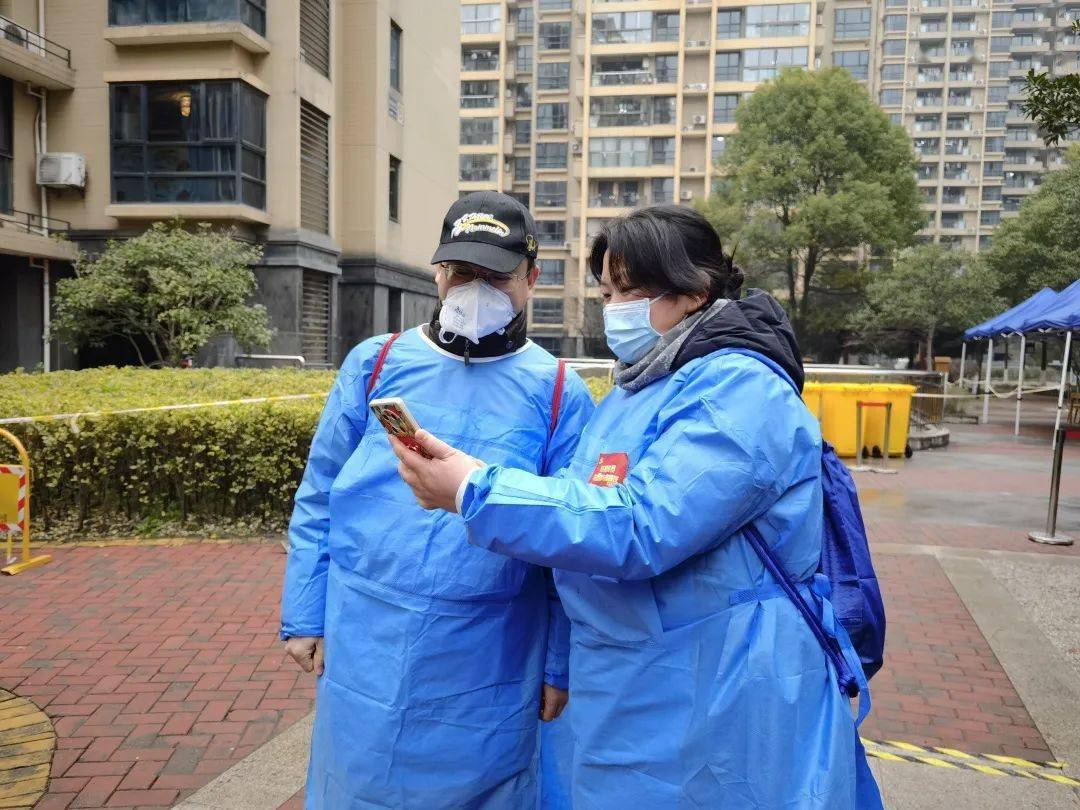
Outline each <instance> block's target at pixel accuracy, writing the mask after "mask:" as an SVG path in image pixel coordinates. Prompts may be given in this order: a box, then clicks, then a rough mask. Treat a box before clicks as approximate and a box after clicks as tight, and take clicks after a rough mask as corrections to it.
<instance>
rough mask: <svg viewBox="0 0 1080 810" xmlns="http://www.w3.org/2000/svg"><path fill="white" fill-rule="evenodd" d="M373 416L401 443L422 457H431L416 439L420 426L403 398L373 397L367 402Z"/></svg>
mask: <svg viewBox="0 0 1080 810" xmlns="http://www.w3.org/2000/svg"><path fill="white" fill-rule="evenodd" d="M368 407H370V408H371V410H372V412H373V413H374V414H375V418H376V419H378V420H379V422H380V423H381V424H382V426H383V429H384V430H386V432H387V433H389V434H390V435H391V436H396V437H397V438H398V439H399V440H400V441H401V443H402V444H403V445H405V446H406V447H408V448H409V449H410V450H412V451H413V452H415V453H419V454H420V455H422V456H423V457H424V458H431V456H430V455H429V454H428V452H427V451H426V450H424V449H423V448H422V447H421V446H420V445H419V444H418V443H417V441H416V431H418V430H420V426H419V425H418V424H416V420H415V419H413V415H412V414H411V413H409V409H408V408H407V407H406V405H405V400H403V399H401V398H400V397H385V398H383V399H373V400H371V402H370V403H369V404H368Z"/></svg>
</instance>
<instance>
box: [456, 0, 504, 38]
mask: <svg viewBox="0 0 1080 810" xmlns="http://www.w3.org/2000/svg"><path fill="white" fill-rule="evenodd" d="M500 30H502V5H501V4H499V3H482V4H480V5H475V6H462V7H461V33H463V34H495V33H498V32H499V31H500Z"/></svg>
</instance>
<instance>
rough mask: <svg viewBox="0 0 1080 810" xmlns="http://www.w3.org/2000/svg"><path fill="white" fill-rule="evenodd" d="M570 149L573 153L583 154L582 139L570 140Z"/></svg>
mask: <svg viewBox="0 0 1080 810" xmlns="http://www.w3.org/2000/svg"><path fill="white" fill-rule="evenodd" d="M570 151H571V153H573V154H575V155H580V154H581V141H571V142H570Z"/></svg>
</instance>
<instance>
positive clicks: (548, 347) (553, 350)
mask: <svg viewBox="0 0 1080 810" xmlns="http://www.w3.org/2000/svg"><path fill="white" fill-rule="evenodd" d="M529 340H531V341H532V342H533V343H535V344H536V345H537V346H539V347H540V348H541V349H543V350H544V351H546V352H548V353H549V354H551V355H552V356H553V357H562V338H558V337H551V336H548V335H529Z"/></svg>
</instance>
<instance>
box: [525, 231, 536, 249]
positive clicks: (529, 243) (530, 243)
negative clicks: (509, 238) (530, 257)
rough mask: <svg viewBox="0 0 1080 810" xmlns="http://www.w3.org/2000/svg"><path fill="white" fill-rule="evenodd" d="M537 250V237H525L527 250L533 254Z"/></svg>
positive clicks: (529, 235) (530, 235)
mask: <svg viewBox="0 0 1080 810" xmlns="http://www.w3.org/2000/svg"><path fill="white" fill-rule="evenodd" d="M536 248H537V245H536V237H535V236H533V235H532V234H531V233H530V234H526V235H525V249H526V250H527V251H529V252H530V253H533V252H535V251H536Z"/></svg>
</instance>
